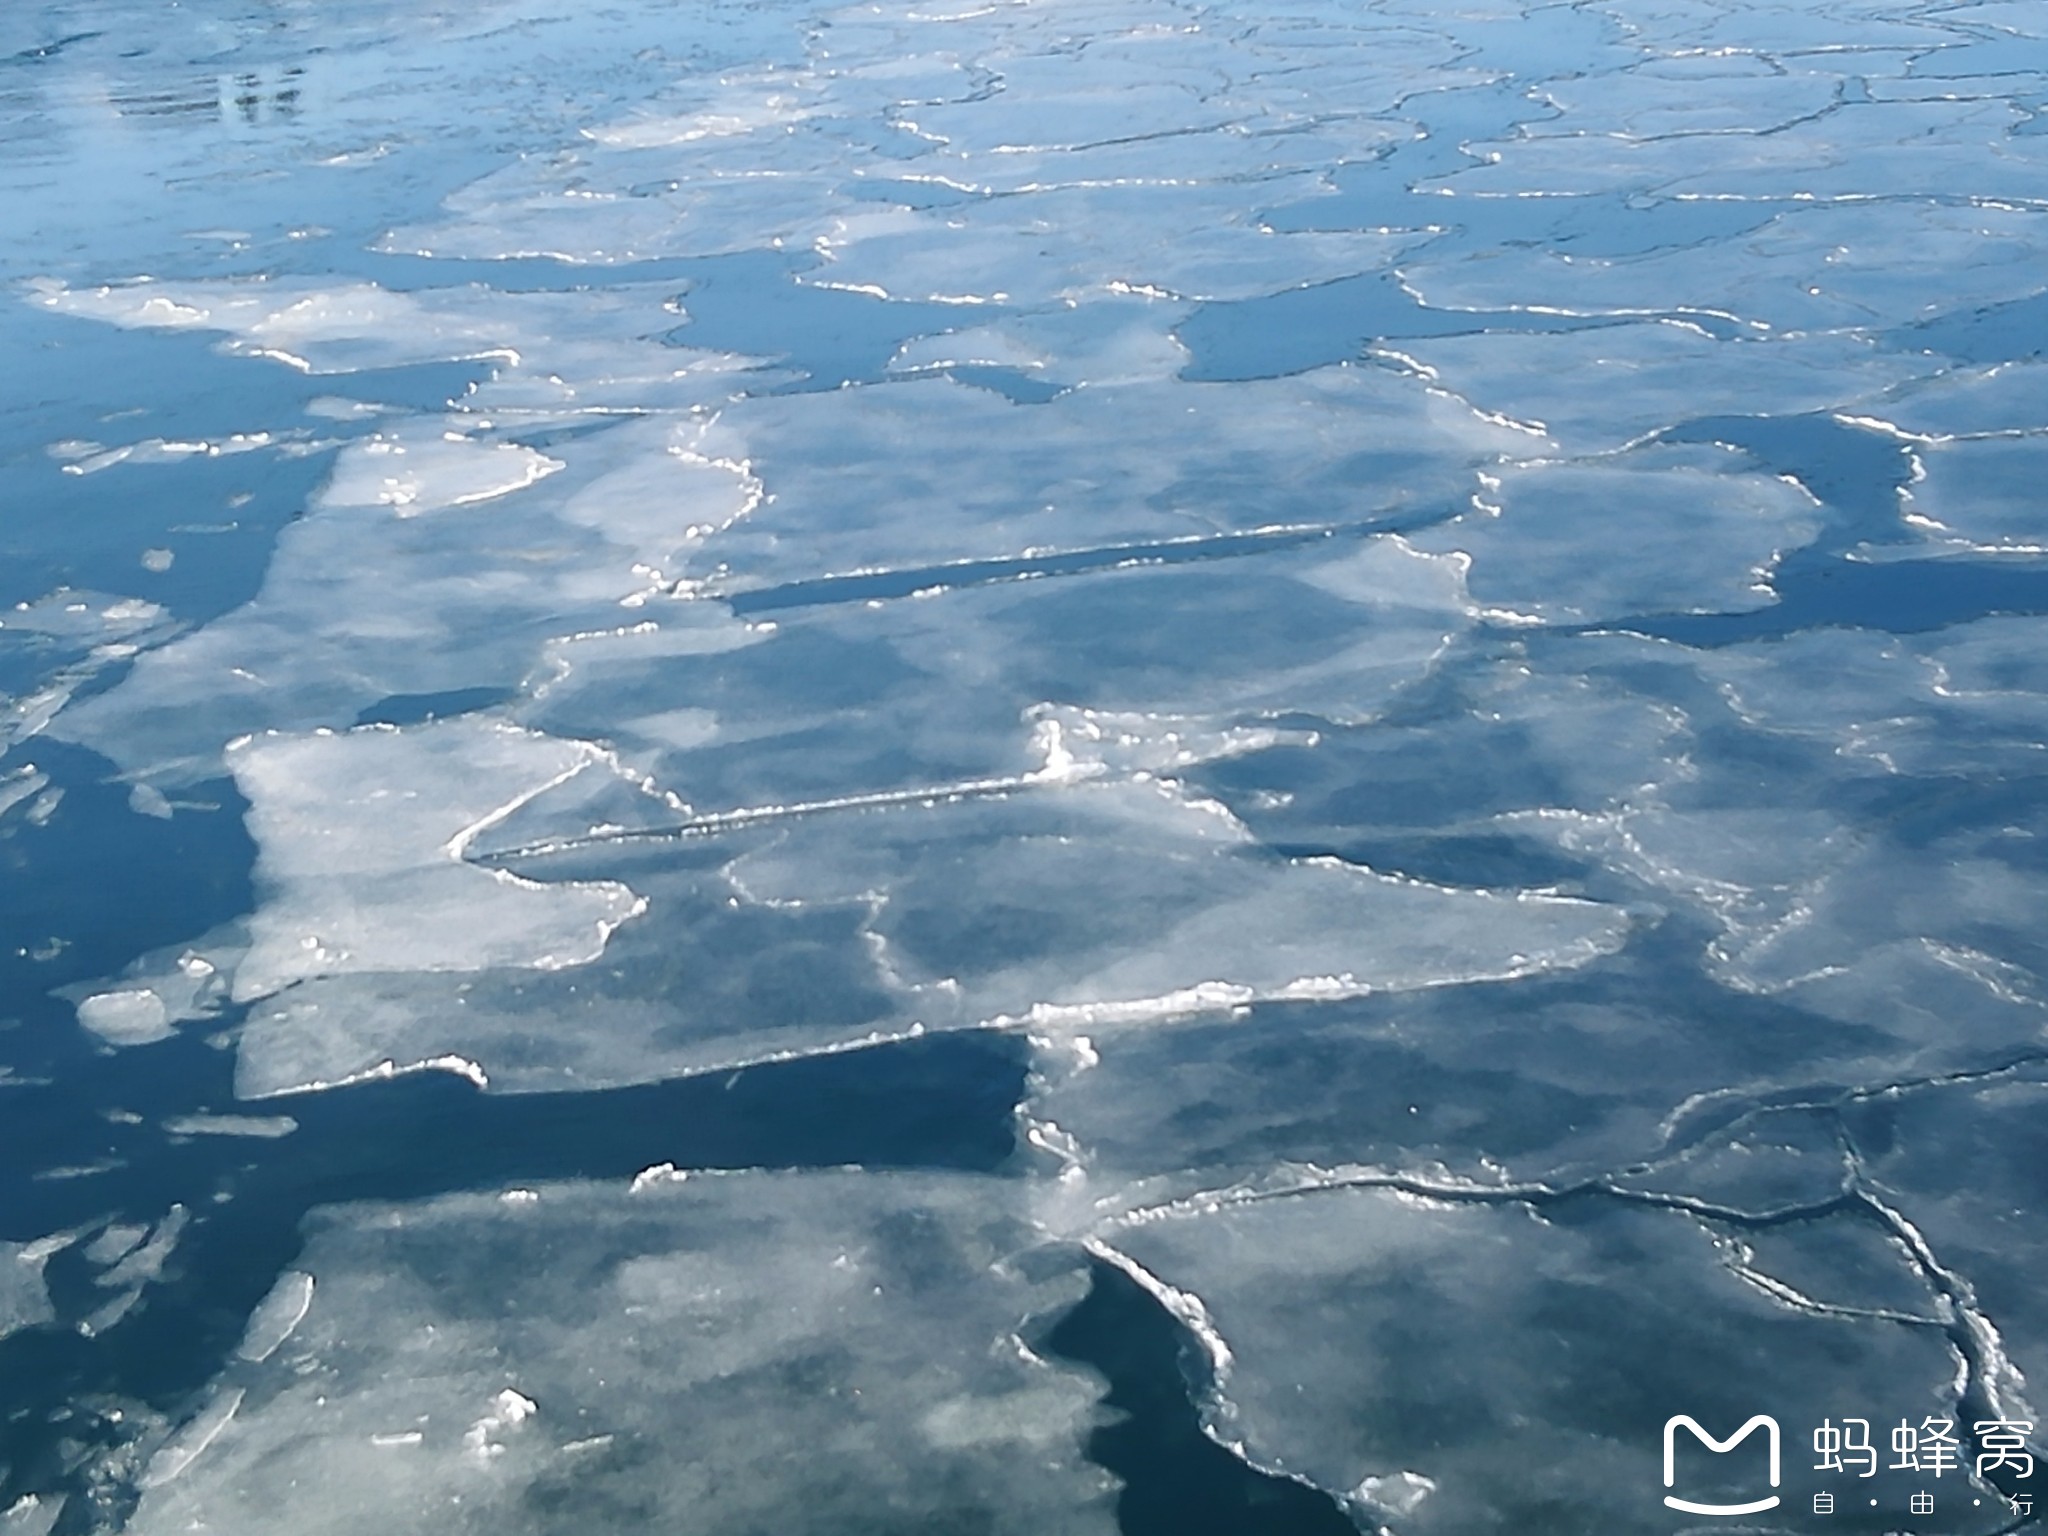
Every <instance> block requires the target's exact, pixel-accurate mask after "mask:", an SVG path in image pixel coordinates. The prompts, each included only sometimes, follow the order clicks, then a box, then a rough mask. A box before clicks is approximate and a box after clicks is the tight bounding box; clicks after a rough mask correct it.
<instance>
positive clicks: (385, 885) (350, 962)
mask: <svg viewBox="0 0 2048 1536" xmlns="http://www.w3.org/2000/svg"><path fill="white" fill-rule="evenodd" d="M597 755H598V754H597V753H596V751H595V750H594V749H593V748H591V747H589V746H587V745H585V744H584V743H582V742H561V741H551V740H548V739H547V738H545V737H541V736H536V735H532V734H530V733H527V732H524V731H520V730H517V729H515V728H511V727H508V726H505V725H503V724H499V723H494V722H488V721H478V720H471V719H458V720H450V721H445V722H442V723H440V724H437V725H432V726H424V727H415V728H413V729H411V730H406V731H400V730H395V729H392V728H390V727H382V726H372V727H369V728H367V729H364V730H360V731H352V732H349V733H347V734H345V735H334V734H331V733H326V732H318V733H315V734H313V735H311V736H301V737H276V736H266V737H258V738H256V739H254V740H252V741H249V742H248V743H246V744H244V745H242V746H240V747H239V748H238V749H231V750H230V752H229V753H228V765H229V767H230V769H231V770H232V771H233V772H234V775H235V781H236V785H237V787H238V788H239V789H240V790H241V791H242V793H243V794H244V795H245V796H247V798H248V800H249V815H248V823H249V831H250V834H251V836H252V837H254V839H255V840H256V845H257V858H256V879H257V883H258V887H259V890H260V891H261V893H262V894H261V898H260V900H259V903H258V905H257V908H256V911H255V913H254V914H253V915H252V916H251V917H250V918H249V920H248V931H249V951H248V953H247V955H246V956H244V957H243V958H242V960H241V962H240V964H239V965H238V966H237V968H236V970H235V976H234V982H233V991H234V996H235V998H236V999H237V1000H243V1001H246V1000H248V999H250V998H256V997H264V996H268V995H269V994H271V993H273V992H276V991H279V990H281V989H282V988H285V987H287V986H290V985H291V984H292V983H294V982H302V981H305V980H307V979H309V978H312V977H318V976H332V975H338V974H343V973H347V972H351V971H480V970H486V969H490V968H492V967H495V966H511V967H530V968H534V969H538V970H559V969H561V968H563V967H567V966H576V965H585V964H588V963H589V962H590V961H592V960H594V959H596V958H597V957H598V955H600V954H602V953H603V951H604V945H605V941H606V939H607V938H609V937H610V935H611V932H612V930H613V929H615V928H616V927H618V925H619V924H621V923H623V922H625V921H626V920H627V919H629V918H631V917H634V916H636V915H637V914H638V913H639V911H640V909H641V907H642V905H643V903H642V902H641V900H640V898H638V897H636V896H635V895H634V894H633V892H631V891H630V890H628V889H626V888H625V887H624V886H622V885H618V884H615V883H610V882H604V883H594V884H562V885H549V886H541V885H536V884H534V883H533V882H530V881H525V880H521V879H518V878H517V877H515V876H512V875H510V874H507V873H505V872H504V871H492V870H486V869H481V868H478V867H476V866H475V865H472V864H468V863H465V862H464V861H463V858H462V854H463V851H464V849H465V848H466V846H467V844H468V843H469V841H470V840H471V839H472V838H473V837H474V836H475V834H476V832H477V831H478V830H480V828H481V827H483V826H485V825H488V824H489V823H490V822H491V821H493V820H495V819H496V818H498V817H500V816H502V815H504V814H506V813H507V812H509V811H510V810H511V809H512V808H513V807H514V806H516V805H517V804H518V803H519V802H520V801H522V800H524V799H526V798H528V797H530V796H532V795H534V794H537V793H539V792H541V791H542V790H544V789H545V788H547V787H548V786H549V785H550V784H552V783H556V782H559V781H560V780H563V779H566V778H569V777H571V776H573V775H575V774H577V773H580V772H583V771H585V770H587V769H589V768H591V767H592V765H593V763H594V762H595V761H596V759H597Z"/></svg>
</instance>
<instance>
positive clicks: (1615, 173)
mask: <svg viewBox="0 0 2048 1536" xmlns="http://www.w3.org/2000/svg"><path fill="white" fill-rule="evenodd" d="M1860 114H1867V115H1860ZM2024 121H2026V114H2025V113H2024V112H2023V111H2022V110H2021V109H2020V108H2018V107H2017V106H2015V105H2013V104H2012V103H2011V102H2008V101H2003V100H2001V101H1989V102H1983V101H1916V102H1886V103H1883V104H1882V105H1874V106H1870V107H1867V108H1862V109H1858V111H1857V112H1838V113H1833V114H1830V115H1828V116H1825V117H1822V118H1819V119H1817V120H1809V121H1803V122H1795V123H1793V124H1792V125H1791V126H1789V127H1787V128H1785V129H1784V130H1782V131H1781V132H1777V133H1773V134H1770V135H1768V136H1763V135H1755V134H1745V135H1737V136H1729V135H1723V134H1689V135H1677V136H1673V137H1667V138H1658V139H1647V140H1627V139H1618V138H1611V137H1604V136H1600V137H1593V136H1589V137H1583V138H1581V137H1570V136H1565V135H1559V134H1552V135H1549V136H1545V137H1531V138H1522V139H1518V140H1510V141H1502V142H1499V143H1496V144H1490V145H1487V146H1486V149H1487V152H1488V153H1489V156H1490V158H1489V160H1488V162H1487V163H1486V164H1484V165H1481V166H1476V167H1473V168H1470V169H1466V170H1459V171H1456V172H1453V173H1451V174H1450V175H1448V176H1446V177H1443V178H1441V179H1439V180H1438V181H1436V182H1434V183H1425V185H1437V186H1441V187H1445V188H1448V189H1450V190H1453V191H1455V192H1457V193H1458V194H1460V195H1468V196H1469V195H1487V194H1495V195H1507V196H1516V195H1526V194H1528V193H1531V192H1542V193H1550V194H1559V193H1571V192H1640V191H1642V190H1644V189H1646V188H1649V189H1654V190H1655V191H1657V192H1658V193H1661V194H1663V195H1666V196H1671V195H1678V194H1686V195H1692V196H1701V197H1749V198H1754V197H1783V196H1785V195H1786V193H1787V192H1788V191H1790V192H1791V193H1793V194H1794V195H1804V196H1807V197H1812V198H1816V199H1831V198H1872V197H1883V198H1909V197H1910V198H1926V199H1941V200H1954V199H1957V198H1965V197H1966V198H1980V199H1985V200H1996V201H2001V202H2005V203H2008V204H2018V205H2021V206H2027V205H2031V204H2034V203H2037V202H2038V201H2039V199H2040V193H2041V177H2042V171H2043V169H2044V162H2048V147H2043V146H2041V145H2039V144H2036V143H2034V142H2032V141H2031V140H2029V139H2026V138H2021V137H2014V136H2013V135H2012V134H2011V132H2010V130H2011V129H2012V128H2013V127H2015V126H2016V125H2018V124H2020V123H2022V122H2024ZM1733 146H1739V148H1733V149H1732V147H1733Z"/></svg>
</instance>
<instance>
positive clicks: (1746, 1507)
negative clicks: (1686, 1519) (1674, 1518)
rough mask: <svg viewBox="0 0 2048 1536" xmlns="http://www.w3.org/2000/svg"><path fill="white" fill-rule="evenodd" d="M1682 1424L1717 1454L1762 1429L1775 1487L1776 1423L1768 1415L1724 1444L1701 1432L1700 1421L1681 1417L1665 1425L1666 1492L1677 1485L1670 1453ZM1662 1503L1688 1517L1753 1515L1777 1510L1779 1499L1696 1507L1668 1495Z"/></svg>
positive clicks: (1688, 1416)
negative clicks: (1769, 1453)
mask: <svg viewBox="0 0 2048 1536" xmlns="http://www.w3.org/2000/svg"><path fill="white" fill-rule="evenodd" d="M1681 1424H1682V1425H1684V1426H1685V1427H1686V1428H1687V1429H1689V1430H1691V1431H1692V1432H1693V1435H1694V1436H1695V1438H1697V1439H1698V1440H1699V1442H1700V1444H1702V1445H1704V1446H1705V1447H1706V1448H1707V1449H1708V1450H1710V1451H1714V1452H1717V1453H1718V1452H1724V1451H1732V1450H1734V1449H1735V1447H1736V1446H1738V1445H1740V1444H1741V1443H1742V1442H1743V1441H1745V1440H1747V1439H1748V1438H1749V1435H1750V1431H1751V1430H1754V1429H1756V1428H1757V1427H1759V1426H1761V1427H1762V1428H1763V1431H1764V1435H1765V1438H1766V1439H1767V1440H1768V1441H1769V1442H1770V1447H1771V1486H1772V1487H1773V1488H1775V1487H1777V1486H1778V1421H1777V1420H1776V1419H1774V1418H1772V1417H1771V1416H1770V1415H1769V1414H1766V1413H1760V1414H1758V1415H1757V1416H1756V1417H1755V1418H1753V1419H1751V1420H1750V1421H1749V1422H1748V1423H1747V1424H1745V1425H1743V1426H1742V1428H1740V1429H1738V1430H1737V1431H1735V1433H1734V1434H1732V1435H1730V1436H1729V1437H1728V1438H1727V1439H1726V1440H1716V1439H1715V1438H1714V1437H1713V1436H1712V1435H1710V1434H1708V1433H1707V1432H1706V1431H1705V1430H1704V1429H1702V1428H1700V1424H1699V1420H1697V1419H1695V1418H1694V1417H1693V1416H1692V1415H1691V1414H1688V1413H1680V1414H1674V1415H1673V1416H1672V1417H1671V1418H1668V1419H1666V1420H1665V1421H1664V1486H1665V1487H1666V1488H1669V1487H1670V1486H1671V1485H1672V1484H1673V1483H1675V1482H1677V1481H1678V1468H1677V1465H1676V1458H1675V1457H1674V1455H1673V1452H1674V1451H1676V1449H1677V1442H1678V1428H1679V1426H1680V1425H1681ZM1664 1502H1665V1503H1666V1504H1669V1505H1670V1506H1671V1507H1672V1508H1673V1509H1682V1510H1684V1511H1685V1512H1686V1513H1687V1514H1692V1515H1753V1514H1756V1513H1757V1512H1758V1511H1760V1510H1765V1509H1776V1508H1777V1507H1778V1496H1777V1495H1776V1494H1775V1493H1774V1494H1772V1495H1771V1496H1770V1497H1769V1498H1767V1499H1758V1500H1756V1502H1754V1503H1752V1504H1695V1503H1693V1502H1692V1500H1690V1499H1675V1498H1673V1497H1672V1496H1671V1495H1670V1494H1668V1493H1667V1494H1666V1495H1664Z"/></svg>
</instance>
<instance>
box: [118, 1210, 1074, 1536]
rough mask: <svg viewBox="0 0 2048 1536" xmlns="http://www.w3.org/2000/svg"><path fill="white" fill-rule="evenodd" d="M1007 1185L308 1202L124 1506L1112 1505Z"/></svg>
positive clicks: (512, 1510)
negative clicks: (236, 1328) (260, 1305)
mask: <svg viewBox="0 0 2048 1536" xmlns="http://www.w3.org/2000/svg"><path fill="white" fill-rule="evenodd" d="M1021 1195H1022V1187H1021V1186H1019V1185H1017V1184H1014V1183H1008V1182H1004V1181H999V1180H994V1179H984V1178H973V1177H946V1176H927V1175H889V1176H875V1175H869V1174H863V1173H856V1172H848V1173H809V1174H767V1173H747V1174H732V1175H699V1174H692V1175H690V1176H689V1177H688V1179H687V1180H685V1179H683V1178H682V1177H681V1176H680V1175H667V1174H664V1173H661V1172H651V1173H650V1174H648V1175H646V1176H643V1178H642V1179H640V1180H637V1181H635V1187H634V1188H633V1190H631V1191H630V1192H629V1191H628V1190H627V1189H625V1188H623V1187H621V1186H617V1185H614V1186H609V1187H600V1186H592V1185H559V1186H546V1187H543V1188H541V1189H540V1190H538V1191H531V1192H525V1193H523V1194H522V1195H521V1198H519V1199H518V1200H511V1201H508V1200H504V1199H500V1198H497V1197H494V1196H489V1195H466V1196H451V1197H446V1198H443V1199H440V1200H435V1201H431V1202H426V1203H421V1204H410V1205H403V1206H357V1207H344V1208H341V1209H338V1210H335V1211H331V1212H327V1213H324V1214H322V1215H320V1216H318V1217H316V1218H315V1223H314V1230H313V1234H312V1239H311V1242H310V1245H309V1247H308V1249H307V1252H306V1255H305V1257H304V1259H303V1260H302V1262H303V1264H304V1266H305V1270H306V1271H307V1272H309V1273H311V1274H312V1275H313V1276H315V1277H316V1278H317V1287H316V1288H314V1289H313V1290H312V1291H311V1294H310V1303H309V1304H308V1305H307V1306H306V1307H305V1308H304V1313H303V1318H302V1320H301V1321H300V1322H299V1323H298V1326H297V1328H296V1330H295V1331H294V1332H292V1333H291V1334H290V1335H289V1337H288V1338H286V1339H285V1340H284V1341H283V1343H282V1344H281V1345H280V1346H279V1347H278V1348H277V1349H276V1350H275V1352H274V1353H272V1354H270V1355H269V1356H268V1357H267V1358H264V1359H261V1360H244V1361H243V1362H241V1363H238V1364H235V1365H232V1366H231V1367H230V1368H229V1370H228V1372H227V1374H226V1375H225V1376H224V1377H223V1378H222V1380H221V1381H220V1383H219V1384H218V1387H217V1389H216V1397H215V1398H214V1399H213V1401H214V1403H215V1404H216V1405H218V1404H220V1403H222V1402H233V1403H235V1405H236V1406H235V1411H233V1413H232V1416H231V1417H225V1416H221V1415H219V1414H216V1415H215V1417H217V1418H219V1420H220V1421H219V1422H218V1423H217V1424H216V1423H208V1424H206V1425H205V1426H203V1427H205V1428H210V1429H211V1430H212V1433H211V1436H210V1440H209V1441H208V1443H204V1444H202V1445H200V1446H199V1449H198V1450H197V1453H196V1454H194V1455H191V1456H190V1457H189V1458H187V1459H185V1460H184V1461H183V1462H182V1464H178V1463H177V1457H176V1456H167V1454H166V1453H162V1452H160V1453H159V1455H158V1458H157V1461H156V1462H155V1463H153V1466H156V1467H158V1468H159V1469H160V1470H161V1473H162V1475H161V1476H153V1477H152V1479H151V1481H152V1482H153V1483H154V1486H151V1487H149V1488H148V1489H146V1491H145V1493H144V1497H143V1503H142V1507H141V1509H140V1510H139V1511H138V1513H137V1514H136V1516H135V1517H134V1519H133V1520H132V1521H131V1522H130V1524H129V1525H128V1527H127V1529H128V1530H130V1531H131V1532H136V1533H141V1536H149V1533H156V1532H172V1531H178V1532H191V1531H210V1532H220V1533H232V1532H256V1531H267V1530H274V1529H276V1528H277V1526H278V1524H279V1522H280V1521H283V1522H284V1523H286V1524H288V1525H289V1526H290V1527H291V1528H292V1529H293V1530H295V1531H306V1532H309V1533H316V1536H340V1533H348V1532H365V1533H368V1532H401V1533H403V1532H420V1533H425V1532H443V1531H464V1532H467V1531H490V1532H514V1533H517V1532H522V1531H548V1530H555V1529H559V1527H560V1523H561V1521H562V1520H563V1519H564V1518H565V1516H568V1515H570V1514H572V1513H573V1515H574V1517H575V1518H579V1519H584V1520H592V1521H596V1522H597V1523H599V1524H602V1525H606V1526H620V1525H632V1526H636V1527H648V1528H666V1529H676V1530H715V1531H732V1532H741V1531H762V1532H766V1531H777V1532H791V1533H806V1532H815V1533H819V1536H825V1533H833V1536H837V1533H842V1532H849V1531H869V1530H873V1531H885V1530H908V1529H915V1530H955V1529H973V1530H985V1531H988V1532H991V1533H1010V1532H1016V1533H1024V1532H1035V1531H1044V1530H1061V1531H1075V1532H1094V1531H1100V1532H1103V1533H1105V1536H1107V1533H1108V1532H1110V1531H1113V1530H1114V1529H1115V1522H1114V1520H1113V1517H1112V1514H1111V1491H1112V1484H1111V1482H1110V1480H1109V1478H1108V1476H1107V1474H1105V1473H1104V1472H1102V1471H1101V1470H1100V1469H1098V1468H1096V1467H1094V1466H1092V1465H1090V1464H1089V1463H1088V1462H1087V1461H1086V1460H1085V1459H1084V1456H1083V1442H1084V1440H1085V1438H1086V1436H1087V1434H1088V1432H1089V1429H1090V1426H1091V1424H1092V1423H1093V1422H1094V1419H1095V1415H1096V1412H1097V1410H1096V1408H1095V1403H1096V1399H1097V1397H1098V1395H1099V1392H1100V1390H1101V1389H1100V1386H1099V1384H1098V1383H1097V1382H1095V1381H1094V1380H1093V1379H1091V1378H1090V1377H1089V1376H1087V1375H1085V1374H1082V1373H1080V1372H1077V1371H1075V1370H1072V1369H1069V1368H1064V1367H1061V1366H1057V1365H1055V1364H1053V1363H1051V1362H1050V1361H1048V1360H1047V1359H1046V1358H1045V1357H1044V1356H1042V1355H1041V1354H1039V1353H1037V1352H1036V1351H1035V1350H1034V1349H1033V1348H1032V1347H1031V1343H1032V1340H1033V1339H1034V1338H1035V1336H1036V1329H1037V1328H1038V1327H1039V1326H1040V1320H1041V1319H1047V1318H1049V1316H1050V1315H1051V1314H1052V1313H1053V1312H1055V1311H1056V1310H1057V1309H1059V1308H1061V1307H1063V1306H1064V1305H1065V1304H1067V1303H1068V1302H1070V1301H1072V1300H1073V1299H1074V1298H1075V1297H1076V1295H1077V1294H1078V1290H1079V1275H1078V1273H1077V1272H1076V1270H1075V1268H1074V1265H1073V1260H1072V1258H1071V1257H1068V1258H1065V1259H1060V1258H1057V1257H1052V1258H1051V1261H1050V1262H1041V1263H1028V1262H1022V1261H1021V1260H1020V1255H1021V1254H1022V1251H1023V1250H1024V1249H1025V1248H1026V1247H1027V1246H1028V1245H1029V1243H1030V1241H1031V1235H1030V1230H1029V1228H1028V1227H1027V1226H1026V1225H1025V1224H1024V1223H1023V1221H1022V1220H1021V1219H1020V1215H1019V1209H1020V1205H1021ZM536 1196H537V1198H536ZM281 1284H282V1285H284V1286H288V1287H293V1288H294V1298H293V1299H294V1305H295V1306H296V1305H297V1296H298V1293H299V1292H301V1291H303V1290H304V1289H305V1281H304V1276H303V1275H292V1276H287V1277H286V1278H285V1280H284V1281H283V1282H281ZM196 1438H197V1437H195V1436H193V1435H192V1434H190V1433H189V1432H186V1433H184V1434H182V1435H181V1437H180V1438H179V1439H178V1440H177V1441H175V1442H174V1443H173V1446H172V1448H171V1449H172V1450H180V1449H188V1448H190V1445H191V1444H192V1443H193V1442H194V1440H195V1439H196Z"/></svg>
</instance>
